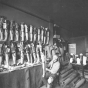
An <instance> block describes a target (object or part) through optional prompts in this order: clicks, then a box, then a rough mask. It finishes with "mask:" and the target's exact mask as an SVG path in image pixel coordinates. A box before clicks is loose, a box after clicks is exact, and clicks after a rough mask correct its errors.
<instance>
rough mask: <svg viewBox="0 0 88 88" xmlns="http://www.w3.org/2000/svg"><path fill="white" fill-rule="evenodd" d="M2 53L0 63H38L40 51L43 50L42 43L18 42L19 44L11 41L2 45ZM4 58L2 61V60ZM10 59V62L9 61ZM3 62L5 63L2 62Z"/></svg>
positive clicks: (7, 64) (39, 61)
mask: <svg viewBox="0 0 88 88" xmlns="http://www.w3.org/2000/svg"><path fill="white" fill-rule="evenodd" d="M1 51H2V54H1V55H0V65H3V64H4V65H6V67H8V66H9V65H18V64H19V63H20V64H24V62H27V63H28V64H38V63H41V62H42V60H41V53H42V52H43V49H42V45H41V44H38V45H36V46H35V45H34V44H33V43H31V44H29V43H24V42H20V43H19V44H17V43H15V42H11V43H10V44H7V43H4V44H3V45H2V50H1ZM3 60H4V61H3ZM10 61H12V63H10ZM4 62H5V63H4Z"/></svg>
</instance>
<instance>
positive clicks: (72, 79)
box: [60, 65, 85, 88]
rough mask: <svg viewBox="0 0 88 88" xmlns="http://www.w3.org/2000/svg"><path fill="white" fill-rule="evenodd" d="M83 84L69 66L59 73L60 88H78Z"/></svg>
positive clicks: (82, 80) (81, 79) (82, 79)
mask: <svg viewBox="0 0 88 88" xmlns="http://www.w3.org/2000/svg"><path fill="white" fill-rule="evenodd" d="M84 82H85V79H84V78H81V76H80V75H79V73H78V72H76V71H75V70H74V69H73V68H72V66H71V65H69V66H67V67H65V68H64V69H63V70H62V71H61V72H60V86H61V88H79V87H80V86H81V85H82V84H83V83H84Z"/></svg>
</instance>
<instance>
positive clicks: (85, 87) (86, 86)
mask: <svg viewBox="0 0 88 88" xmlns="http://www.w3.org/2000/svg"><path fill="white" fill-rule="evenodd" d="M41 88H46V86H45V85H44V86H43V87H41ZM55 88H61V87H60V86H58V85H57V86H56V87H55ZM70 88H71V87H70ZM79 88H88V82H86V83H85V84H84V85H82V86H81V87H79Z"/></svg>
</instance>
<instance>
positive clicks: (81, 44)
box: [69, 36, 88, 54]
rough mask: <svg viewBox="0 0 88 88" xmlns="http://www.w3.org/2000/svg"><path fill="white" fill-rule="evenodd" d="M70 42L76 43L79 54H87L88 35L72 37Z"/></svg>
mask: <svg viewBox="0 0 88 88" xmlns="http://www.w3.org/2000/svg"><path fill="white" fill-rule="evenodd" d="M69 42H70V43H76V53H77V54H80V53H83V54H85V52H86V51H88V36H81V37H74V38H70V40H69Z"/></svg>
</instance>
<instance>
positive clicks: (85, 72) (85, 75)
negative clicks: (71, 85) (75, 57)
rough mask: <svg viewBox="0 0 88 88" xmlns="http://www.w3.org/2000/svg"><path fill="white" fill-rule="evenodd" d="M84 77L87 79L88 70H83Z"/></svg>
mask: <svg viewBox="0 0 88 88" xmlns="http://www.w3.org/2000/svg"><path fill="white" fill-rule="evenodd" d="M84 77H85V79H86V81H88V70H85V71H84Z"/></svg>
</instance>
